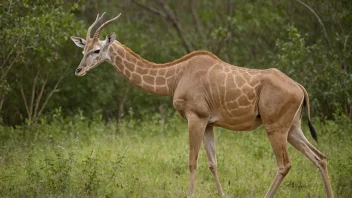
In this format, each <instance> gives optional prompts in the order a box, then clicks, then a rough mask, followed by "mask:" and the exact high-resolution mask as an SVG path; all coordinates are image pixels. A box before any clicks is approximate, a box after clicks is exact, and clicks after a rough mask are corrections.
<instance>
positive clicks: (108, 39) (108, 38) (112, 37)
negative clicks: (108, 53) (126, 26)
mask: <svg viewBox="0 0 352 198" xmlns="http://www.w3.org/2000/svg"><path fill="white" fill-rule="evenodd" d="M115 39H116V34H115V33H112V34H109V35H107V36H106V39H105V45H106V46H108V45H110V44H111V43H113V42H114V41H115Z"/></svg>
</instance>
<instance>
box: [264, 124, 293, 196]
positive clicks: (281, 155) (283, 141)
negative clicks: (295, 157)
mask: <svg viewBox="0 0 352 198" xmlns="http://www.w3.org/2000/svg"><path fill="white" fill-rule="evenodd" d="M270 128H271V127H265V129H266V131H267V135H268V138H269V140H270V144H271V146H272V149H273V151H274V154H275V158H276V164H277V168H278V169H277V173H276V176H275V178H274V181H273V183H272V184H271V186H270V189H269V190H268V192H267V193H266V195H265V197H266V198H269V197H273V196H274V194H275V192H276V190H277V189H278V187H279V186H280V184H281V182H282V180H283V179H284V178H285V176H286V175H287V173H288V171H289V170H290V168H291V164H290V160H289V158H288V152H287V132H288V129H287V128H282V129H280V130H278V129H275V130H271V129H270ZM275 128H276V127H275Z"/></svg>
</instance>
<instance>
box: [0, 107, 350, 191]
mask: <svg viewBox="0 0 352 198" xmlns="http://www.w3.org/2000/svg"><path fill="white" fill-rule="evenodd" d="M313 123H314V124H315V127H316V129H317V131H318V135H319V140H320V144H319V145H317V144H315V145H316V146H317V148H319V150H321V151H322V152H323V153H324V154H325V155H326V156H327V158H328V169H329V173H330V178H331V182H332V185H333V190H334V193H335V194H336V196H337V197H350V195H351V194H352V188H351V186H352V178H351V176H352V144H351V143H352V131H351V130H352V124H351V121H350V120H348V118H345V117H344V116H337V121H336V122H332V121H327V122H325V123H323V122H320V121H319V120H314V121H313ZM304 131H305V133H306V135H307V137H308V136H309V137H308V139H310V140H311V142H313V140H312V139H311V138H310V135H309V132H308V129H307V128H304ZM0 138H1V139H0V141H1V142H0V146H1V151H0V196H1V197H185V196H186V195H187V191H188V179H189V178H188V177H189V173H188V134H187V126H186V122H185V121H183V120H181V119H180V118H179V117H178V116H174V117H172V118H170V119H169V120H168V121H167V122H165V123H164V122H162V121H161V119H160V118H159V117H158V116H157V115H156V116H154V117H152V118H149V119H145V120H144V121H141V120H135V119H129V120H126V121H125V122H122V123H121V124H120V125H116V124H115V123H114V122H108V123H105V122H103V121H102V120H101V118H100V117H99V116H97V117H96V118H94V119H92V120H89V119H87V118H85V117H84V116H82V114H78V115H77V116H75V117H71V118H65V119H64V118H62V117H61V116H60V113H59V112H58V113H57V114H54V115H53V116H51V117H50V118H42V120H41V122H40V124H38V125H32V126H18V127H5V126H0ZM216 140H217V158H218V167H219V175H220V180H221V182H222V184H223V187H224V191H225V192H226V194H227V195H228V197H263V196H264V195H265V193H266V191H267V189H268V188H269V186H270V184H271V182H272V180H273V178H274V176H275V174H276V162H275V157H274V155H273V152H272V150H271V147H270V144H269V141H268V139H267V137H266V134H265V132H264V130H263V128H261V127H260V128H258V129H256V130H254V131H252V132H248V133H247V132H232V131H227V130H223V129H219V128H218V129H216ZM289 154H290V159H291V162H292V163H291V164H292V168H291V171H290V173H289V174H288V175H287V177H286V178H285V180H284V181H283V183H282V184H281V186H280V188H279V190H278V192H277V195H276V197H325V191H324V188H323V183H322V179H321V176H320V173H319V171H318V169H317V168H316V167H315V166H314V165H313V163H311V162H310V161H309V160H308V159H307V158H305V157H304V156H303V155H302V154H301V153H299V152H298V151H297V150H295V149H294V148H293V147H292V146H289ZM198 167H199V168H198V169H197V179H196V192H195V197H218V195H217V192H216V187H215V184H214V182H213V177H212V174H211V173H210V171H209V170H208V166H207V160H206V155H205V153H204V149H202V150H201V153H200V156H199V166H198Z"/></svg>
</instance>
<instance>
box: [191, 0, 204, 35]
mask: <svg viewBox="0 0 352 198" xmlns="http://www.w3.org/2000/svg"><path fill="white" fill-rule="evenodd" d="M191 12H192V17H193V21H194V24H195V26H196V30H197V32H198V34H199V35H201V36H202V38H203V33H202V31H201V27H200V22H199V18H198V13H197V9H196V0H192V1H191Z"/></svg>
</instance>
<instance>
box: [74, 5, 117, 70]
mask: <svg viewBox="0 0 352 198" xmlns="http://www.w3.org/2000/svg"><path fill="white" fill-rule="evenodd" d="M104 14H105V12H104V13H103V14H102V15H101V16H100V17H99V14H98V16H97V18H96V19H95V21H94V23H93V24H92V25H91V26H90V27H89V28H88V32H87V36H86V40H84V39H82V38H80V37H76V36H71V39H72V41H73V42H74V43H75V44H76V45H77V46H78V47H80V48H83V52H82V53H83V58H82V60H81V63H80V64H79V65H78V67H77V69H76V71H75V74H76V75H77V76H84V75H85V74H86V73H87V72H88V71H89V70H90V69H92V68H94V67H96V66H98V65H99V64H101V63H102V62H104V61H105V60H107V58H108V50H107V49H108V47H109V45H110V44H111V43H113V42H114V41H115V33H112V34H110V35H108V36H106V38H105V40H99V33H100V32H101V30H102V29H103V28H104V27H106V26H107V25H109V24H110V23H111V22H113V21H115V20H116V19H118V18H119V17H120V15H121V14H119V15H118V16H117V17H115V18H112V19H110V20H108V21H106V22H105V23H103V24H102V25H101V26H100V27H99V28H98V29H97V30H96V31H95V33H94V35H93V36H91V32H92V29H93V28H94V26H95V25H96V24H97V23H98V22H99V21H100V20H101V19H102V18H103V16H104Z"/></svg>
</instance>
